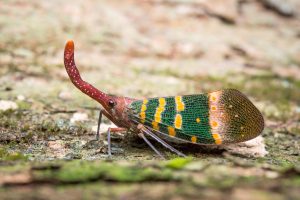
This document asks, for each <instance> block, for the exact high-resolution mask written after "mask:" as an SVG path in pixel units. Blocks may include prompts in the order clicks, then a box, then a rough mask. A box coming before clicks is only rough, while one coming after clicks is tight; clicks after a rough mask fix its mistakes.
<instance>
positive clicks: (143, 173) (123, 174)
mask: <svg viewBox="0 0 300 200" xmlns="http://www.w3.org/2000/svg"><path fill="white" fill-rule="evenodd" d="M33 174H34V178H35V179H36V180H50V181H51V180H52V181H58V182H62V183H77V182H88V181H93V180H98V179H102V180H109V181H117V182H142V181H157V180H159V181H167V180H171V179H172V178H173V176H172V171H171V170H170V169H162V170H158V169H154V168H142V167H138V166H135V165H133V166H122V165H117V164H114V163H109V162H82V161H72V162H68V163H66V164H64V165H63V167H62V168H61V169H59V170H44V171H34V173H33Z"/></svg>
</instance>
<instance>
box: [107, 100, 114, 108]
mask: <svg viewBox="0 0 300 200" xmlns="http://www.w3.org/2000/svg"><path fill="white" fill-rule="evenodd" d="M108 105H109V106H110V107H111V108H112V107H114V106H115V102H114V101H113V100H109V101H108Z"/></svg>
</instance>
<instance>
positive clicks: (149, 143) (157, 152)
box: [138, 132, 165, 159]
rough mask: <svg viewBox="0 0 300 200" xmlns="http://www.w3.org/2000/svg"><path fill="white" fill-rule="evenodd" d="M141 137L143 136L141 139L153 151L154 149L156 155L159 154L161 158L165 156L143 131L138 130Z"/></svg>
mask: <svg viewBox="0 0 300 200" xmlns="http://www.w3.org/2000/svg"><path fill="white" fill-rule="evenodd" d="M138 135H139V136H140V137H141V138H143V140H144V141H145V142H146V143H147V144H148V145H149V146H150V147H151V149H152V150H153V151H155V153H156V154H157V155H159V157H161V158H162V159H165V157H164V156H163V155H162V154H161V153H160V152H159V151H158V150H157V149H156V148H155V147H154V146H153V145H152V144H151V142H150V141H149V140H148V139H147V138H146V137H145V135H144V133H143V132H140V133H139V134H138Z"/></svg>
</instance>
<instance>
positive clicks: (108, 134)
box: [107, 128, 127, 156]
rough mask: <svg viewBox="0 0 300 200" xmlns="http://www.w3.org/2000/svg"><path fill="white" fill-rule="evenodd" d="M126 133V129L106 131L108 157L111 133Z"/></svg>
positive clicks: (109, 154)
mask: <svg viewBox="0 0 300 200" xmlns="http://www.w3.org/2000/svg"><path fill="white" fill-rule="evenodd" d="M120 131H127V128H108V130H107V151H108V156H111V133H116V132H120Z"/></svg>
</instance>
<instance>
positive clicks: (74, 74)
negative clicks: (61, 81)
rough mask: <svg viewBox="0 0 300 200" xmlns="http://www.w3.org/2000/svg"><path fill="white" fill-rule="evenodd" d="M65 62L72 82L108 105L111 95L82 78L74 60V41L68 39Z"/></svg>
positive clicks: (104, 105)
mask: <svg viewBox="0 0 300 200" xmlns="http://www.w3.org/2000/svg"><path fill="white" fill-rule="evenodd" d="M64 63H65V68H66V70H67V73H68V75H69V77H70V79H71V81H72V83H73V84H74V85H75V86H76V87H77V88H78V89H79V90H81V91H82V92H83V93H85V94H87V95H88V96H90V97H91V98H93V99H95V100H96V101H98V102H99V103H101V104H102V106H103V107H107V101H108V99H109V96H108V95H107V94H105V93H103V92H101V91H100V90H98V89H97V88H95V87H94V86H92V85H91V84H89V83H87V82H85V81H84V80H82V79H81V76H80V73H79V71H78V69H77V67H76V64H75V61H74V42H73V41H68V42H67V44H66V46H65V53H64Z"/></svg>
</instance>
